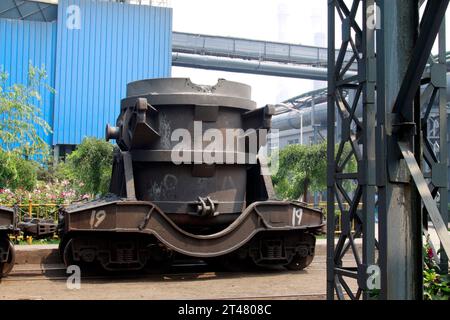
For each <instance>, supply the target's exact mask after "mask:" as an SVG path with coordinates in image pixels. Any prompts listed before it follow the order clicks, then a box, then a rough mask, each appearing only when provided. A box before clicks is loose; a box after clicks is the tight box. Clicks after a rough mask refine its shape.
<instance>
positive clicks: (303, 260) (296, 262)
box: [285, 254, 314, 271]
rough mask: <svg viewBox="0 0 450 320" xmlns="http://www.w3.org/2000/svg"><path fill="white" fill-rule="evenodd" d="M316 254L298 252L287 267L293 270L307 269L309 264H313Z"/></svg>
mask: <svg viewBox="0 0 450 320" xmlns="http://www.w3.org/2000/svg"><path fill="white" fill-rule="evenodd" d="M313 259H314V256H306V257H305V256H303V257H302V256H300V255H299V254H296V255H295V256H294V257H293V258H292V260H291V262H289V263H288V264H287V265H286V266H285V267H286V269H288V270H292V271H300V270H303V269H305V268H306V267H307V266H309V265H310V264H311V262H312V261H313Z"/></svg>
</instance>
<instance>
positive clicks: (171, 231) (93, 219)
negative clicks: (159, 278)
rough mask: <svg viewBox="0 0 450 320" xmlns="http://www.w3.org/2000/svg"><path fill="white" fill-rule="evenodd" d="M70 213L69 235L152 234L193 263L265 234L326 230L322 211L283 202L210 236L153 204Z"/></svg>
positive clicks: (102, 205)
mask: <svg viewBox="0 0 450 320" xmlns="http://www.w3.org/2000/svg"><path fill="white" fill-rule="evenodd" d="M66 210H67V215H66V217H65V219H66V221H67V224H66V225H67V226H68V229H67V230H66V231H67V232H89V231H97V232H124V233H147V234H153V235H154V236H156V238H157V239H158V240H160V241H161V242H162V243H164V244H165V245H166V246H167V247H169V248H171V249H173V250H175V251H176V252H179V253H182V254H186V255H189V256H195V257H214V256H219V255H224V254H226V253H228V252H231V251H234V250H236V249H238V248H239V247H241V246H242V245H244V244H245V243H247V242H248V241H249V240H250V239H251V238H252V237H253V236H254V235H255V234H256V233H258V232H262V231H293V230H307V229H308V230H310V231H312V230H317V231H319V230H320V229H321V228H322V226H323V221H322V213H321V212H320V211H317V210H313V209H310V208H306V207H304V206H302V205H299V204H293V203H290V202H282V201H266V202H255V203H253V204H252V205H250V206H249V207H248V208H246V209H245V211H243V212H242V214H241V215H239V217H238V218H237V219H236V220H235V221H234V222H233V223H232V224H230V225H229V226H228V227H227V228H225V229H223V230H222V231H220V232H217V233H214V234H208V235H198V234H192V233H189V232H187V231H185V230H183V229H182V228H180V227H179V226H177V225H176V224H175V223H174V222H173V221H172V220H171V219H170V218H169V217H168V216H167V215H166V214H164V213H163V212H162V211H161V210H160V209H159V208H158V207H157V206H156V205H154V204H153V203H151V202H144V201H128V200H113V201H110V202H106V201H101V202H98V203H97V204H94V205H93V204H88V205H86V207H85V208H83V206H78V207H76V208H70V207H69V208H67V209H66Z"/></svg>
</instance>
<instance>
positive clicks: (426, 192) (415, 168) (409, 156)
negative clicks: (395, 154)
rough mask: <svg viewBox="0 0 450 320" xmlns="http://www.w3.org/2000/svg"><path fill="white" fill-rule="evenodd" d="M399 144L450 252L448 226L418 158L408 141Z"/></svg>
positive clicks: (444, 243)
mask: <svg viewBox="0 0 450 320" xmlns="http://www.w3.org/2000/svg"><path fill="white" fill-rule="evenodd" d="M398 146H399V147H400V151H401V152H402V155H403V158H405V161H406V165H407V166H408V169H409V171H410V172H411V176H412V177H413V179H414V182H415V184H416V187H417V190H418V191H419V194H420V196H421V198H422V200H423V204H424V205H425V208H426V209H427V211H428V214H429V215H430V218H431V221H433V224H434V227H435V229H436V232H437V235H438V237H439V240H440V241H441V243H442V247H443V248H444V250H445V252H446V253H447V255H449V254H450V233H449V232H448V230H447V226H446V225H445V223H444V221H443V220H442V217H441V214H440V212H439V209H438V207H437V205H436V202H435V201H434V199H433V196H432V195H431V192H430V189H429V188H428V185H427V182H426V181H425V179H424V177H423V175H422V172H421V171H420V167H419V165H418V164H417V161H416V158H415V157H414V153H412V152H411V150H409V147H408V144H407V143H406V142H400V141H399V142H398Z"/></svg>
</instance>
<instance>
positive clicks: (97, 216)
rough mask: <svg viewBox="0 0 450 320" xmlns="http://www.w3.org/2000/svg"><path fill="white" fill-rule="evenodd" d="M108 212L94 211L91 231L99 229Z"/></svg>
mask: <svg viewBox="0 0 450 320" xmlns="http://www.w3.org/2000/svg"><path fill="white" fill-rule="evenodd" d="M105 218H106V212H105V211H104V210H100V211H98V212H97V211H95V210H92V213H91V221H90V222H89V224H90V225H91V229H94V228H98V226H99V225H100V224H101V223H102V222H103V220H105Z"/></svg>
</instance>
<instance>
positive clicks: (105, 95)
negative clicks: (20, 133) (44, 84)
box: [0, 0, 172, 154]
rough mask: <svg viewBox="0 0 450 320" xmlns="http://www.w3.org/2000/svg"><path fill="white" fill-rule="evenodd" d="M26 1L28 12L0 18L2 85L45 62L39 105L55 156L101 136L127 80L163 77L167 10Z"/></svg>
mask: <svg viewBox="0 0 450 320" xmlns="http://www.w3.org/2000/svg"><path fill="white" fill-rule="evenodd" d="M5 3H6V2H3V4H2V6H5V5H7V3H6V4H5ZM11 4H14V1H12V3H11ZM31 4H32V3H31V2H30V5H31ZM33 4H34V5H36V6H40V7H36V12H34V13H30V14H28V15H25V14H21V15H20V16H18V18H19V19H5V18H4V17H2V16H0V42H1V43H2V46H1V47H0V67H1V68H2V69H3V70H4V71H6V72H7V73H8V74H9V75H10V78H9V82H10V83H25V82H26V79H27V74H28V66H29V63H31V64H33V65H34V66H39V67H41V66H44V67H45V69H46V71H47V73H48V75H49V78H48V82H49V84H50V86H52V87H53V88H55V89H56V93H55V95H53V94H51V93H49V92H46V91H44V90H43V91H42V93H44V94H43V99H42V102H41V106H40V107H41V109H42V110H43V114H44V118H45V120H47V122H48V123H49V124H50V125H51V127H52V129H53V134H52V135H49V136H47V137H45V140H46V141H47V142H48V143H49V144H50V145H52V146H54V147H55V152H56V153H57V154H60V153H65V152H67V151H70V150H71V149H73V148H74V146H75V145H76V144H78V143H80V142H81V141H82V139H83V138H84V137H87V136H95V137H99V138H102V137H103V136H104V128H105V125H106V123H114V122H115V118H116V117H117V115H118V113H119V110H120V99H122V98H123V97H124V96H125V88H126V84H127V83H128V82H130V81H133V80H139V79H144V78H156V77H169V76H170V70H171V49H172V48H171V34H172V9H171V8H164V7H154V6H147V5H130V4H124V3H117V2H107V1H106V2H105V1H96V0H60V1H59V3H58V7H57V14H56V10H55V11H53V10H50V9H51V8H49V7H48V6H50V5H48V4H47V7H44V8H43V7H42V6H43V5H44V4H39V3H36V2H34V1H33ZM27 8H28V9H29V7H27ZM16 9H17V8H16ZM19 9H20V8H19ZM38 9H39V10H40V11H38ZM30 10H31V9H30ZM3 12H6V10H3ZM39 12H41V15H39V14H38V13H39ZM53 12H54V13H53ZM19 13H20V12H19ZM52 14H53V16H52ZM30 16H33V17H35V18H34V19H33V20H31V21H30V20H27V19H26V17H30ZM21 17H22V18H21ZM34 20H41V21H34ZM40 134H42V135H44V133H43V132H40Z"/></svg>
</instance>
